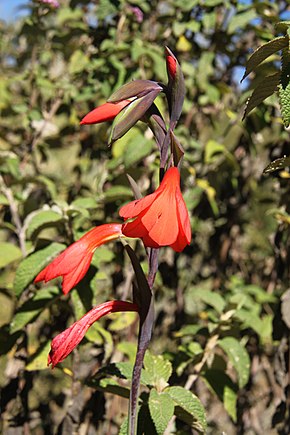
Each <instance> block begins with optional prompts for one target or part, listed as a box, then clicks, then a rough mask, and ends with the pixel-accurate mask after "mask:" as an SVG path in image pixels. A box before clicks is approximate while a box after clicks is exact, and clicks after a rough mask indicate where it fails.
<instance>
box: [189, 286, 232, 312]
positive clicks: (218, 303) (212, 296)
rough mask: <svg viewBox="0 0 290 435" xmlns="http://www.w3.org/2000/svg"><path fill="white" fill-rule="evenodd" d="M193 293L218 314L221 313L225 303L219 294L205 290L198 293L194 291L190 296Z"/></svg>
mask: <svg viewBox="0 0 290 435" xmlns="http://www.w3.org/2000/svg"><path fill="white" fill-rule="evenodd" d="M193 293H195V296H196V297H198V298H199V299H200V300H202V301H203V302H205V303H206V304H207V305H209V306H211V307H213V308H214V309H215V310H216V311H217V312H218V313H222V312H223V309H224V307H225V304H226V303H225V301H224V299H223V298H222V296H221V295H220V294H219V293H216V292H212V291H210V290H206V289H202V290H200V291H199V290H198V289H196V291H195V292H192V293H191V294H193Z"/></svg>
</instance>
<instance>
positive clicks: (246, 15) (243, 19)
mask: <svg viewBox="0 0 290 435" xmlns="http://www.w3.org/2000/svg"><path fill="white" fill-rule="evenodd" d="M256 17H257V14H256V11H255V10H254V9H249V10H246V11H242V12H240V13H238V14H235V15H233V17H232V19H231V20H230V22H229V27H228V33H229V34H232V33H234V32H235V31H236V30H237V29H243V30H244V27H245V26H246V25H247V24H248V23H249V22H250V21H252V20H253V19H254V18H256Z"/></svg>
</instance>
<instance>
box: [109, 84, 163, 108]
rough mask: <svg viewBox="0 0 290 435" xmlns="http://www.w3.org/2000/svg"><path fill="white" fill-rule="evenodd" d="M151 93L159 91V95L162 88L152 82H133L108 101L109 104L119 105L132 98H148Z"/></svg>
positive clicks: (115, 93)
mask: <svg viewBox="0 0 290 435" xmlns="http://www.w3.org/2000/svg"><path fill="white" fill-rule="evenodd" d="M151 91H157V94H159V92H160V91H162V87H161V86H160V85H159V84H158V83H157V82H153V81H152V80H133V81H132V82H130V83H126V84H125V85H124V86H122V87H121V88H120V89H118V90H117V91H116V92H114V93H113V94H112V95H111V96H110V98H109V99H108V100H107V101H108V103H117V102H118V101H121V100H127V99H129V98H132V97H142V96H146V95H147V94H148V93H150V92H151Z"/></svg>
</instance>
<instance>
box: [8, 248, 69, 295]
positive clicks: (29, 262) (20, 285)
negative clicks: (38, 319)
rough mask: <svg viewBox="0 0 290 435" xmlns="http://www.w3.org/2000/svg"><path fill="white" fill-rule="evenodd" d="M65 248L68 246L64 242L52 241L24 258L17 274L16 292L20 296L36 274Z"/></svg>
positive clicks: (15, 281)
mask: <svg viewBox="0 0 290 435" xmlns="http://www.w3.org/2000/svg"><path fill="white" fill-rule="evenodd" d="M65 248H66V246H65V245H64V244H62V243H51V245H49V246H47V247H46V248H43V249H40V250H39V251H36V252H34V253H33V254H31V255H30V256H29V257H26V258H24V260H23V261H22V262H21V263H20V265H19V267H18V269H17V271H16V275H15V280H14V292H15V294H16V296H19V295H20V294H21V293H22V292H23V290H24V289H25V288H26V287H27V286H28V285H29V284H30V283H31V282H32V280H33V279H34V278H35V277H36V275H37V274H38V273H39V272H40V271H41V270H42V269H43V268H44V267H45V266H46V265H47V264H48V263H49V262H50V261H51V260H53V258H55V257H56V256H57V254H59V253H60V252H61V251H63V250H64V249H65Z"/></svg>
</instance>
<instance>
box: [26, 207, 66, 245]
mask: <svg viewBox="0 0 290 435" xmlns="http://www.w3.org/2000/svg"><path fill="white" fill-rule="evenodd" d="M61 221H63V217H62V215H61V214H59V213H57V212H56V211H53V210H41V211H39V212H36V213H34V212H33V213H31V214H30V215H28V217H27V219H26V226H27V230H26V234H27V237H28V238H30V239H31V238H32V237H34V236H35V234H36V233H38V232H39V231H41V230H42V229H43V228H47V227H50V226H53V225H55V224H56V223H59V222H61Z"/></svg>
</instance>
